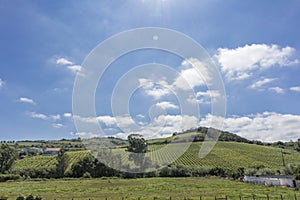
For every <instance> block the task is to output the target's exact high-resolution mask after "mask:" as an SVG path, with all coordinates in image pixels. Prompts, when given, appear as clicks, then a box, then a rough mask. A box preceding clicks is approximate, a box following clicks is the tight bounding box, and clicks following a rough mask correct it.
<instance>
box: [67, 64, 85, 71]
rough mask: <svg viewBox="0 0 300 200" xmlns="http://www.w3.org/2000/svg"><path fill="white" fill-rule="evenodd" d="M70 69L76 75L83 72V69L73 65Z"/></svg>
mask: <svg viewBox="0 0 300 200" xmlns="http://www.w3.org/2000/svg"><path fill="white" fill-rule="evenodd" d="M68 69H69V70H71V71H72V72H74V73H77V72H80V71H82V67H81V66H80V65H71V66H68Z"/></svg>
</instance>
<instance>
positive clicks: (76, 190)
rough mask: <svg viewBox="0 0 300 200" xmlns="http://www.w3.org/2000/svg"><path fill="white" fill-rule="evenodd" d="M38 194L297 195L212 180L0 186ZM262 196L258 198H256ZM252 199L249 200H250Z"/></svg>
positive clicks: (12, 192)
mask: <svg viewBox="0 0 300 200" xmlns="http://www.w3.org/2000/svg"><path fill="white" fill-rule="evenodd" d="M19 194H22V195H29V194H33V195H40V196H41V197H42V198H43V199H52V200H53V199H74V200H75V199H78V200H79V199H82V200H83V199H87V200H88V199H105V198H107V199H122V198H124V199H138V198H140V199H154V197H157V198H158V199H170V197H172V199H185V198H186V199H200V196H202V199H207V200H208V199H215V196H217V197H224V196H225V195H228V198H229V199H239V195H241V196H242V197H244V199H246V197H249V196H252V195H253V194H256V195H257V197H258V198H257V199H266V195H267V194H268V195H269V197H270V199H274V200H275V199H280V195H282V196H283V197H284V199H286V200H292V199H294V195H295V194H296V195H297V197H298V199H300V192H299V191H295V190H293V189H291V188H283V187H267V186H261V185H253V184H248V183H242V182H237V181H231V180H226V179H220V178H215V177H210V178H147V179H69V180H66V179H60V180H46V181H33V180H32V181H23V182H6V183H0V196H1V195H2V196H6V197H9V199H16V197H17V196H18V195H19ZM259 197H261V198H259ZM248 199H249V198H248ZM251 199H252V198H251Z"/></svg>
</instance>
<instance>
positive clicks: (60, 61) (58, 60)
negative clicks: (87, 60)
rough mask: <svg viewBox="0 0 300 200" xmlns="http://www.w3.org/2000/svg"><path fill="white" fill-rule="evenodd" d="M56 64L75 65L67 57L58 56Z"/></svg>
mask: <svg viewBox="0 0 300 200" xmlns="http://www.w3.org/2000/svg"><path fill="white" fill-rule="evenodd" d="M56 64H58V65H73V62H71V61H69V60H68V59H66V58H58V59H57V60H56Z"/></svg>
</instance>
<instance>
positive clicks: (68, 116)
mask: <svg viewBox="0 0 300 200" xmlns="http://www.w3.org/2000/svg"><path fill="white" fill-rule="evenodd" d="M64 117H65V118H70V117H72V113H64Z"/></svg>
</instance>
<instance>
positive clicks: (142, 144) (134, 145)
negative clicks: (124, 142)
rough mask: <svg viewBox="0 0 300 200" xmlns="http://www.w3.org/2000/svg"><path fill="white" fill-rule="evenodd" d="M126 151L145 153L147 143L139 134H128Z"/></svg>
mask: <svg viewBox="0 0 300 200" xmlns="http://www.w3.org/2000/svg"><path fill="white" fill-rule="evenodd" d="M128 142H129V146H128V151H129V152H133V153H146V151H147V143H146V140H145V139H144V138H143V137H142V135H140V134H130V135H129V136H128Z"/></svg>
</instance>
